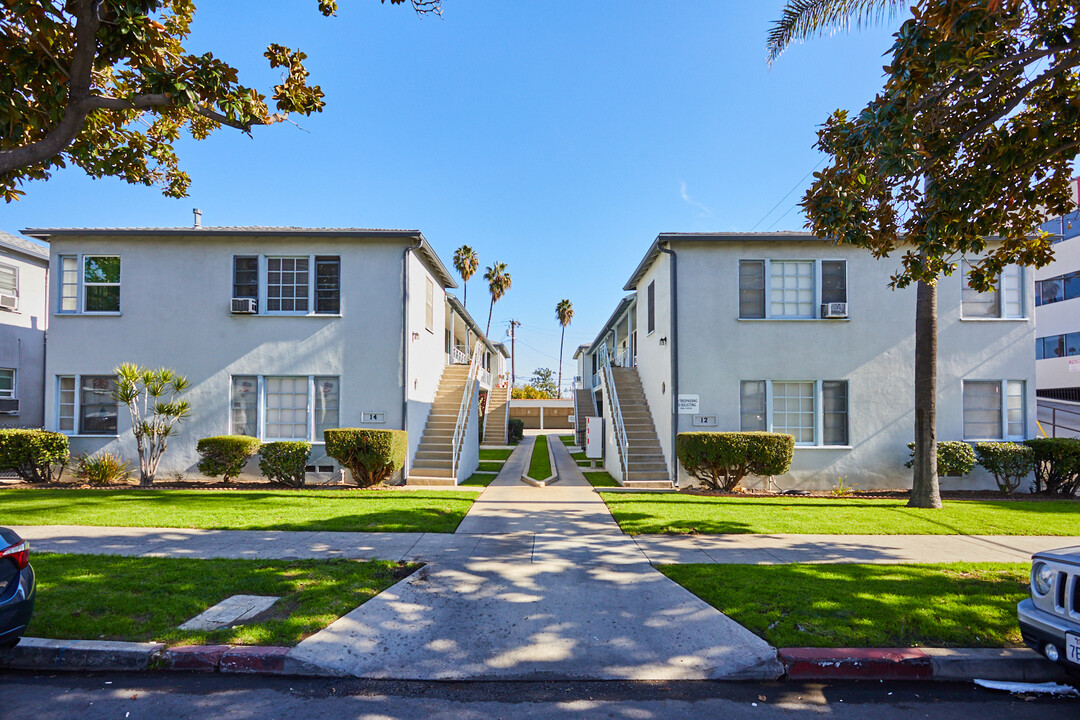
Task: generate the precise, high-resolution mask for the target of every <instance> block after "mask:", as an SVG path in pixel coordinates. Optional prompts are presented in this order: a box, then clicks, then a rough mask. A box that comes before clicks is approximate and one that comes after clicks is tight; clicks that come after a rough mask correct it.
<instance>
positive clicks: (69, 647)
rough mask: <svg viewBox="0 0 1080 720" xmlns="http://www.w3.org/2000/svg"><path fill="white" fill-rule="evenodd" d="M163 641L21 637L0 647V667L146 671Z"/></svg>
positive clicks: (163, 648)
mask: <svg viewBox="0 0 1080 720" xmlns="http://www.w3.org/2000/svg"><path fill="white" fill-rule="evenodd" d="M164 650H165V644H164V643H134V642H112V641H106V640H46V639H43V638H32V637H24V638H22V640H20V641H19V644H18V645H16V646H15V647H14V648H12V649H10V650H0V668H8V669H13V670H76V671H89V670H149V669H150V668H152V667H156V666H157V664H158V659H159V657H160V656H161V654H162V652H164Z"/></svg>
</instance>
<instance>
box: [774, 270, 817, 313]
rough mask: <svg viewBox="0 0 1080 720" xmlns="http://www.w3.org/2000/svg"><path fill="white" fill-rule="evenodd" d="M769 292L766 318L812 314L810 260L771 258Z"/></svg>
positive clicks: (811, 271) (812, 275)
mask: <svg viewBox="0 0 1080 720" xmlns="http://www.w3.org/2000/svg"><path fill="white" fill-rule="evenodd" d="M769 291H770V293H769V296H770V300H769V316H770V317H774V318H780V317H786V318H812V317H814V263H813V262H812V261H800V260H796V261H792V260H784V261H776V260H774V261H773V262H772V263H770V272H769Z"/></svg>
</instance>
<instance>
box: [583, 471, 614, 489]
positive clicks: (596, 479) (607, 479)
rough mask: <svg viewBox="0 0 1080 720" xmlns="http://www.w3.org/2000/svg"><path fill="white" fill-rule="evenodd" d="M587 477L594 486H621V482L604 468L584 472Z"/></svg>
mask: <svg viewBox="0 0 1080 720" xmlns="http://www.w3.org/2000/svg"><path fill="white" fill-rule="evenodd" d="M581 474H582V475H584V476H585V479H586V480H588V481H589V484H590V485H592V486H593V487H619V483H617V482H616V481H615V478H613V477H611V475H609V474H608V473H606V472H604V471H603V470H599V471H596V472H583V473H581Z"/></svg>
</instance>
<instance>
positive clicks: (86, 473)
mask: <svg viewBox="0 0 1080 720" xmlns="http://www.w3.org/2000/svg"><path fill="white" fill-rule="evenodd" d="M75 476H76V477H77V478H79V479H80V480H82V481H83V482H86V483H89V484H90V485H108V484H110V483H114V482H120V481H122V480H127V479H128V478H129V477H131V468H130V467H128V464H127V461H125V460H124V459H123V458H122V457H120V456H119V455H117V454H116V453H111V452H108V451H105V452H100V453H97V454H96V455H83V456H82V457H80V458H79V461H78V462H77V463H76V465H75Z"/></svg>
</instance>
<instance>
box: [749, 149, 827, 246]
mask: <svg viewBox="0 0 1080 720" xmlns="http://www.w3.org/2000/svg"><path fill="white" fill-rule="evenodd" d="M823 162H825V156H824V155H823V156H822V157H821V159H820V160H818V161H817V165H815V166H814V167H812V168H810V172H808V173H806V174H805V175H803V176H802V179H800V180H799V182H797V183H795V184H794V185H793V186H792V187H791V189H790V190H788V191H787V193H786V194H785V195H784V197H782V198H780V200H779V201H778V202H777V203H776V204H775V205H773V206H772V210H769V212H767V213H765V214H764V215H762V216H761V219H760V220H758V221H757V222H756V223H754V227H752V228H750V230H749V232H754V228H756V227H757V226H758V225H760V224H761V223H763V222H765V218H767V217H769V216H770V215H772V214H773V211H775V210H776V208H778V207H780V205H781V204H783V202H784V201H785V200H787V199H788V197H790V196H791V193H793V192H795V191H796V190H798V189H799V188H800V187H801V186H802V184H803V181H804V180H806V178H808V177H810V175H812V174H813V172H814V171H815V170H817V169H818V168H819V167H821V163H823ZM789 212H791V210H788V211H787V212H786V213H784V214H783V215H781V216H780V218H779V219H778V220H776V221H775V222H773V225H776V223H777V222H780V220H782V219H783V218H784V217H785V216H787V214H788V213H789ZM769 227H770V228H771V227H772V225H770V226H769Z"/></svg>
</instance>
